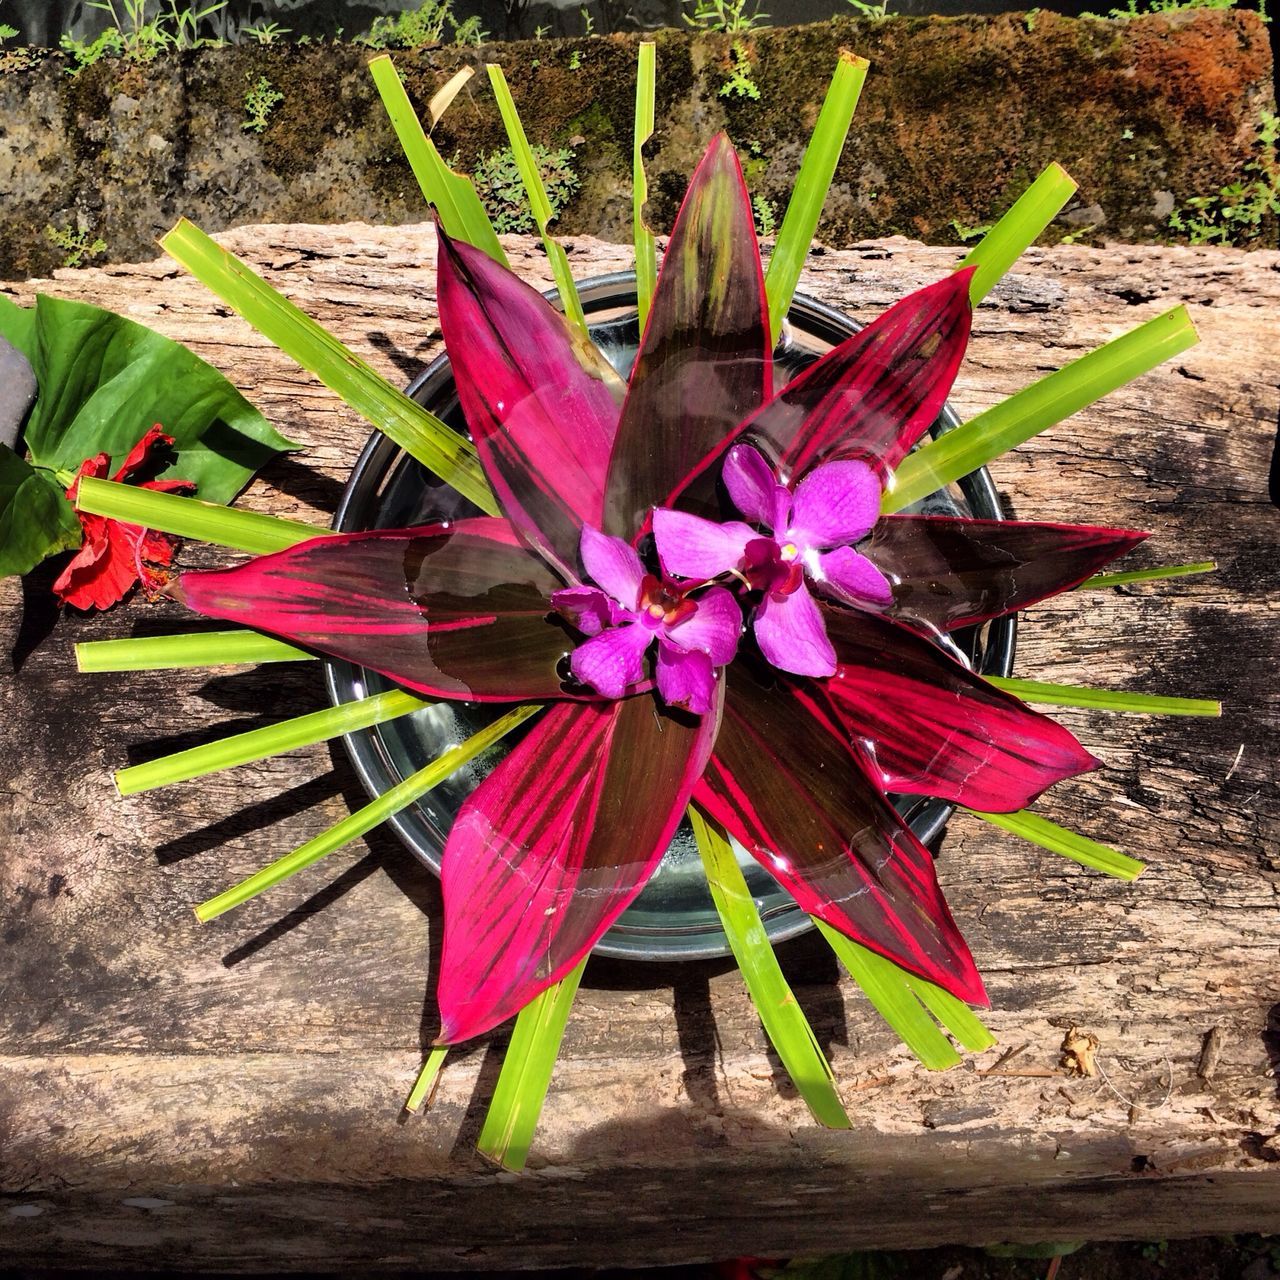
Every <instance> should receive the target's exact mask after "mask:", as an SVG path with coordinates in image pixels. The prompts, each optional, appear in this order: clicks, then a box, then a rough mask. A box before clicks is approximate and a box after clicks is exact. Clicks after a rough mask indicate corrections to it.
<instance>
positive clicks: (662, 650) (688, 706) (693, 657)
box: [658, 639, 716, 716]
mask: <svg viewBox="0 0 1280 1280" xmlns="http://www.w3.org/2000/svg"><path fill="white" fill-rule="evenodd" d="M658 692H659V693H660V694H661V695H662V700H663V702H665V703H666V704H667V706H669V707H680V708H683V709H684V710H685V711H691V712H693V714H694V715H695V716H704V715H706V714H707V712H708V711H710V710H711V708H712V707H713V706H714V705H715V694H716V677H715V672H714V670H713V669H712V666H711V659H710V658H709V657H708V656H707V655H706V654H705V653H702V652H700V651H698V650H696V649H694V650H691V651H689V652H688V653H686V652H685V651H684V650H682V649H677V648H676V647H675V645H673V644H671V643H670V641H668V640H666V639H660V640H659V641H658Z"/></svg>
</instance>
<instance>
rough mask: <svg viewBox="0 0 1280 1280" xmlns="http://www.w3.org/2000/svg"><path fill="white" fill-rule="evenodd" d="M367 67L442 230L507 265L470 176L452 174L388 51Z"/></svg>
mask: <svg viewBox="0 0 1280 1280" xmlns="http://www.w3.org/2000/svg"><path fill="white" fill-rule="evenodd" d="M369 71H370V73H371V74H372V76H373V82H374V84H375V85H376V86H377V88H378V94H379V96H380V97H381V98H382V105H383V106H384V107H385V108H386V111H387V116H388V118H389V119H390V121H391V127H392V128H393V129H395V131H396V137H397V138H399V139H400V146H401V148H402V150H403V151H404V154H405V159H406V160H408V161H409V167H410V168H411V169H412V170H413V176H414V177H415V178H417V180H418V186H419V187H420V188H421V189H422V195H423V199H425V200H426V202H427V203H428V204H429V205H431V206H432V207H433V208H434V209H435V210H436V212H437V213H439V215H440V221H441V223H442V224H443V226H444V229H445V231H446V232H447V233H448V234H449V235H450V236H452V237H453V238H454V239H455V240H463V241H465V242H466V243H467V244H470V245H474V246H475V247H476V248H477V249H480V250H482V251H483V252H484V253H487V254H488V255H489V257H491V258H492V259H493V260H494V261H495V262H500V263H502V265H503V266H504V267H505V266H506V265H507V255H506V254H505V253H504V252H503V251H502V246H501V245H500V244H499V243H498V237H497V234H496V233H495V232H494V229H493V223H492V222H490V221H489V215H488V214H487V213H486V212H485V208H484V205H483V204H482V203H481V201H480V197H479V196H478V195H477V194H476V189H475V186H474V185H473V184H472V182H471V179H470V178H468V177H465V176H464V175H463V174H460V173H455V172H454V171H453V170H452V169H450V168H449V166H448V165H447V164H445V162H444V160H443V159H442V158H441V156H440V152H439V150H437V148H436V144H435V143H434V142H432V141H431V139H430V138H429V137H428V136H427V134H426V131H425V130H424V129H423V127H422V122H421V121H420V120H419V119H418V113H417V112H416V111H414V109H413V103H412V102H410V101H409V95H408V94H407V93H406V92H405V88H404V84H403V82H402V81H401V79H400V75H399V72H397V71H396V68H395V64H394V63H393V62H392V61H391V55H390V54H386V53H384V54H381V55H380V56H378V57H376V58H374V59H373V61H372V62H370V63H369Z"/></svg>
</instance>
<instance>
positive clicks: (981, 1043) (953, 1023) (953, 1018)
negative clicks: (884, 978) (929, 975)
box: [902, 971, 996, 1053]
mask: <svg viewBox="0 0 1280 1280" xmlns="http://www.w3.org/2000/svg"><path fill="white" fill-rule="evenodd" d="M902 976H903V977H904V978H906V980H907V986H909V987H910V988H911V990H912V991H914V992H915V994H916V995H917V996H918V997H919V998H920V1001H921V1003H922V1004H923V1005H924V1007H925V1008H926V1009H928V1010H929V1012H930V1013H931V1014H933V1016H934V1017H935V1018H937V1020H938V1021H939V1022H940V1023H942V1025H943V1026H944V1027H945V1028H946V1029H947V1030H948V1031H950V1032H951V1034H952V1035H953V1036H955V1038H956V1039H957V1040H958V1041H959V1042H960V1044H961V1045H962V1046H963V1047H964V1048H966V1049H968V1050H969V1052H970V1053H981V1052H982V1050H983V1049H990V1048H991V1046H992V1045H993V1044H995V1042H996V1038H995V1036H993V1035H992V1034H991V1032H990V1031H988V1030H987V1028H986V1027H984V1026H983V1025H982V1022H981V1020H980V1019H979V1018H978V1015H977V1014H976V1013H974V1011H973V1010H972V1009H970V1008H969V1006H968V1005H967V1004H965V1002H964V1001H963V1000H961V999H960V998H959V997H958V996H953V995H952V994H951V992H950V991H945V990H943V988H942V987H939V986H936V985H935V984H934V983H932V982H927V981H926V980H925V979H924V978H918V977H916V975H915V974H914V973H907V972H905V971H904V972H903V975H902Z"/></svg>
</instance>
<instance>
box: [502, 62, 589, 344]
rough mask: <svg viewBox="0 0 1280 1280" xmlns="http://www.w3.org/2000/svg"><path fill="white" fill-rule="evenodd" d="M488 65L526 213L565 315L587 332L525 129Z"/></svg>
mask: <svg viewBox="0 0 1280 1280" xmlns="http://www.w3.org/2000/svg"><path fill="white" fill-rule="evenodd" d="M487 65H488V71H489V83H490V84H491V85H492V86H493V96H494V97H495V98H496V99H497V101H498V112H499V114H500V115H501V116H502V123H503V124H504V125H505V126H506V129H507V141H508V142H510V144H511V154H512V155H513V156H514V157H515V162H516V168H517V169H519V170H520V180H521V181H522V182H523V183H524V193H525V195H526V196H527V197H528V198H529V209H530V211H531V212H532V213H533V220H534V222H535V223H537V226H538V232H539V234H540V235H541V236H542V244H543V248H545V249H546V251H547V259H548V261H549V262H550V264H551V274H552V276H553V278H554V279H555V282H556V288H557V289H558V290H559V291H560V305H561V307H563V308H564V313H565V315H567V316H568V317H569V319H570V320H572V321H573V323H574V324H576V325H577V326H578V328H579V329H581V330H582V332H583V333H586V332H587V320H586V317H585V316H584V315H583V314H582V303H581V301H580V300H579V298H578V286H577V285H576V284H574V282H573V272H572V271H571V270H570V269H569V259H568V258H567V257H566V256H565V252H564V250H563V249H562V248H561V247H560V245H559V244H558V243H557V242H556V241H555V240H554V239H552V237H551V234H550V232H548V231H547V224H548V223H550V221H551V201H550V200H548V199H547V189H546V187H545V186H543V183H542V174H541V173H539V171H538V162H537V160H535V159H534V156H533V150H532V148H531V147H530V146H529V139H528V138H526V137H525V133H524V125H522V124H521V123H520V113H519V112H518V111H517V110H516V104H515V99H514V98H512V96H511V90H510V89H509V88H508V87H507V78H506V76H505V75H504V74H503V72H502V68H501V67H500V66H498V64H497V63H496V62H491V63H489V64H487Z"/></svg>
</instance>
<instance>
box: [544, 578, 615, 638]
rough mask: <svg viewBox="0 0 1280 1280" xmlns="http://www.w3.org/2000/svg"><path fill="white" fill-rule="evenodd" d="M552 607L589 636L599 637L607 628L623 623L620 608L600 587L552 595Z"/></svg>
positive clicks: (571, 589) (566, 590) (581, 588)
mask: <svg viewBox="0 0 1280 1280" xmlns="http://www.w3.org/2000/svg"><path fill="white" fill-rule="evenodd" d="M551 607H552V608H553V609H557V610H559V612H560V613H561V614H563V615H564V617H566V618H567V619H568V620H569V621H570V622H571V623H572V624H573V625H574V626H575V627H577V628H578V630H579V631H581V632H582V634H583V635H587V636H598V635H599V634H600V632H601V631H603V630H604V629H605V627H611V626H613V625H615V624H616V623H618V622H620V621H622V619H621V618H619V617H618V616H617V609H618V606H617V605H616V604H615V603H614V602H613V601H612V600H610V599H609V597H608V596H607V595H605V593H604V592H603V591H601V590H600V588H599V587H566V588H565V589H564V590H563V591H557V592H555V593H554V594H553V595H552V597H551Z"/></svg>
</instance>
